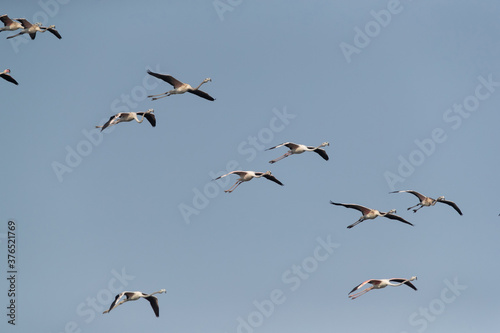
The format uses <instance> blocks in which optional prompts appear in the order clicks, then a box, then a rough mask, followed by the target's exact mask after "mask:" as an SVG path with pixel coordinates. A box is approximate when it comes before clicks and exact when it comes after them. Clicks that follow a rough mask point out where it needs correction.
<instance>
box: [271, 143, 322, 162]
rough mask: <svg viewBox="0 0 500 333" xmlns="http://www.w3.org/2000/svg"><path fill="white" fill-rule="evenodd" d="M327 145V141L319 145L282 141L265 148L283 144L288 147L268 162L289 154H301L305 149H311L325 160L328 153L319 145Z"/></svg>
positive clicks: (276, 160)
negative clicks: (284, 151)
mask: <svg viewBox="0 0 500 333" xmlns="http://www.w3.org/2000/svg"><path fill="white" fill-rule="evenodd" d="M329 145H330V144H329V143H328V142H323V143H322V144H320V145H319V146H317V147H313V146H306V145H301V144H296V143H293V142H284V143H282V144H279V145H277V146H274V147H271V148H267V149H266V150H271V149H275V148H279V147H283V146H285V147H288V148H289V149H290V150H289V151H287V152H286V153H285V154H283V155H281V156H280V157H278V158H276V159H274V160H271V161H269V163H271V164H273V163H276V162H278V161H280V160H282V159H284V158H285V157H288V156H290V155H293V154H302V153H303V152H306V151H313V152H315V153H317V154H318V155H319V156H321V157H323V159H324V160H325V161H328V155H327V153H326V151H325V150H324V149H321V147H325V146H329Z"/></svg>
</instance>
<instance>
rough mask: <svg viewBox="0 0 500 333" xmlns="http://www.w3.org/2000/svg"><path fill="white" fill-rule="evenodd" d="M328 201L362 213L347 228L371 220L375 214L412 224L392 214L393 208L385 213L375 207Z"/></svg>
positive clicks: (394, 211)
mask: <svg viewBox="0 0 500 333" xmlns="http://www.w3.org/2000/svg"><path fill="white" fill-rule="evenodd" d="M330 203H331V204H332V205H337V206H344V207H346V208H353V209H356V210H359V211H360V212H361V214H363V216H361V217H360V218H359V220H357V221H356V222H354V223H353V224H351V225H349V226H347V228H348V229H350V228H352V227H354V226H355V225H357V224H358V223H361V222H363V221H364V220H372V219H374V218H376V217H377V216H382V217H387V218H388V219H392V220H398V221H401V222H403V223H406V224H409V225H411V226H413V224H411V223H410V222H408V221H406V220H405V219H404V218H402V217H401V216H398V215H394V213H396V210H395V209H393V210H390V211H388V212H387V213H382V212H380V211H378V210H376V209H370V208H366V207H363V206H360V205H355V204H343V203H336V202H333V201H330Z"/></svg>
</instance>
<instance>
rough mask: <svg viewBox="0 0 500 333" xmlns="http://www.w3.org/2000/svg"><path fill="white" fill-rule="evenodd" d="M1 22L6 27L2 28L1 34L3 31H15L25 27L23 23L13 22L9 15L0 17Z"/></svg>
mask: <svg viewBox="0 0 500 333" xmlns="http://www.w3.org/2000/svg"><path fill="white" fill-rule="evenodd" d="M0 20H1V21H2V22H3V24H4V27H2V28H0V32H2V31H14V30H17V29H22V28H23V25H22V24H21V23H19V22H16V21H12V20H11V19H10V18H9V17H8V16H7V15H2V16H0Z"/></svg>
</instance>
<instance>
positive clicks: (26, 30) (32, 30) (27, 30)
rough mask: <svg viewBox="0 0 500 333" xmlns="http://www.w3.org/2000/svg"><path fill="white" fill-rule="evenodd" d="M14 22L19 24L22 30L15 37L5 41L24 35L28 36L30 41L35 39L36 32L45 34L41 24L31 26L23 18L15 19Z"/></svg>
mask: <svg viewBox="0 0 500 333" xmlns="http://www.w3.org/2000/svg"><path fill="white" fill-rule="evenodd" d="M15 20H17V21H19V22H21V24H22V30H21V32H20V33H18V34H15V35H12V36H9V37H7V39H9V38H14V37H17V36H21V35H24V34H29V35H30V37H31V39H35V37H36V32H37V31H39V32H45V28H42V24H41V23H35V24H31V23H30V22H29V21H28V20H27V19H24V18H18V19H15Z"/></svg>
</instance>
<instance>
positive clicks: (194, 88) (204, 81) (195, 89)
mask: <svg viewBox="0 0 500 333" xmlns="http://www.w3.org/2000/svg"><path fill="white" fill-rule="evenodd" d="M207 82H208V81H205V80H203V81H202V82H201V83H200V85H199V86H198V87H196V88H194V90H198V88H200V87H201V86H202V85H203V83H207Z"/></svg>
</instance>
